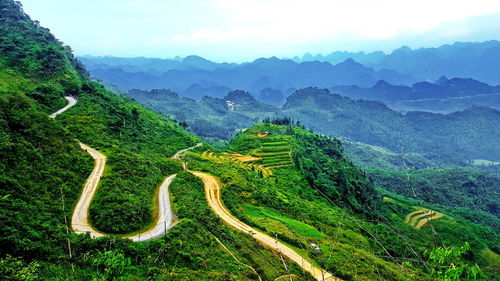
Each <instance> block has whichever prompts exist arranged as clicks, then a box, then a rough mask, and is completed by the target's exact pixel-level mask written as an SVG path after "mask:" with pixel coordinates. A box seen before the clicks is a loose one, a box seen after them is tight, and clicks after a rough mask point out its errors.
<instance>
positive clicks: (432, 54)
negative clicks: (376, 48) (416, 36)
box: [370, 40, 500, 85]
mask: <svg viewBox="0 0 500 281" xmlns="http://www.w3.org/2000/svg"><path fill="white" fill-rule="evenodd" d="M370 65H371V66H373V67H374V68H375V69H393V70H395V71H397V72H399V73H402V74H406V75H410V76H412V77H415V78H417V79H419V80H421V81H433V80H436V79H438V78H439V77H440V76H442V75H446V76H448V77H466V78H473V79H476V80H480V81H483V82H486V83H489V84H494V85H497V84H500V72H499V71H498V70H499V69H500V42H499V41H496V40H493V41H487V42H481V43H461V42H457V43H455V44H452V45H443V46H441V47H438V48H420V49H416V50H412V49H411V48H409V47H402V48H400V49H397V50H394V51H393V52H392V53H391V54H389V55H387V56H385V57H384V58H383V59H382V60H381V61H380V62H377V63H373V64H370Z"/></svg>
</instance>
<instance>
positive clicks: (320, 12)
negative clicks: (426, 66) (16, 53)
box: [22, 0, 500, 61]
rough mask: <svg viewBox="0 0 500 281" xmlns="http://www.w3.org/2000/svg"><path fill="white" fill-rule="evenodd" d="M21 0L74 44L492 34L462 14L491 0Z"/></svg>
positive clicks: (316, 41)
mask: <svg viewBox="0 0 500 281" xmlns="http://www.w3.org/2000/svg"><path fill="white" fill-rule="evenodd" d="M22 1H23V3H24V6H25V7H26V10H27V12H28V13H29V14H30V15H31V16H32V17H33V18H35V19H38V20H40V22H41V23H42V25H44V26H46V27H48V28H50V29H51V30H52V31H53V32H54V33H55V34H56V36H57V37H59V38H60V39H61V40H63V41H64V42H65V43H67V44H70V45H71V46H73V48H74V49H75V50H76V51H77V52H78V53H79V54H98V55H106V54H111V55H120V56H159V57H169V56H170V57H173V56H175V55H180V56H185V55H190V54H197V55H202V56H207V57H208V58H211V59H214V58H215V59H219V60H237V61H241V60H247V59H253V58H256V57H260V56H271V55H277V56H293V55H297V54H299V55H300V54H301V53H304V52H313V53H314V52H331V51H334V50H335V48H340V49H351V50H360V49H361V48H363V49H368V50H373V49H374V48H382V49H384V50H388V49H389V48H394V47H398V45H400V44H410V45H411V44H413V45H416V46H422V44H427V45H428V44H434V43H436V44H437V43H443V41H445V40H447V41H446V43H451V42H450V41H451V40H462V41H467V40H474V39H475V38H486V39H498V36H500V21H498V20H495V19H494V20H490V22H488V23H485V22H484V21H481V22H478V23H477V24H474V25H472V23H471V22H473V20H472V19H474V18H482V19H485V18H490V17H491V18H493V17H492V16H486V15H494V14H500V0H473V1H471V0H467V1H463V0H420V1H408V0H182V1H179V0H142V1H139V0H105V1H103V0H71V1H68V0H22ZM477 34H481V35H480V36H476V35H477ZM491 34H493V35H491ZM488 35H491V36H490V38H488ZM494 35H497V37H495V36H494ZM419 44H420V45H419Z"/></svg>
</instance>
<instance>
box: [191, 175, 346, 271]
mask: <svg viewBox="0 0 500 281" xmlns="http://www.w3.org/2000/svg"><path fill="white" fill-rule="evenodd" d="M188 171H189V170H188ZM189 172H190V173H192V174H193V175H195V176H197V177H198V178H200V179H201V180H202V181H203V184H204V186H205V196H206V198H207V201H208V205H210V207H211V208H212V210H213V211H214V212H215V213H216V214H217V215H219V217H220V218H221V219H222V220H223V221H224V222H225V223H226V224H228V225H229V226H231V227H233V228H234V229H236V230H238V231H241V232H244V233H247V234H249V235H251V236H252V237H253V238H254V239H255V240H257V242H259V243H260V244H261V245H263V246H265V247H267V248H270V249H273V250H274V251H276V252H277V253H278V254H281V255H283V256H285V257H287V258H288V259H290V260H292V261H294V262H295V263H297V264H298V265H299V266H300V267H301V268H302V269H303V270H305V271H307V272H309V273H310V274H311V275H312V276H313V277H314V278H315V279H316V280H319V281H323V280H324V281H341V280H342V279H340V278H337V277H335V276H333V275H332V274H330V273H328V272H326V271H324V270H323V269H321V268H319V267H317V266H314V265H313V264H311V263H310V262H309V261H307V260H306V259H304V258H303V257H302V256H301V255H300V254H298V253H297V252H296V251H294V250H293V249H292V248H290V247H288V246H286V245H285V244H283V243H281V242H279V241H278V240H277V239H275V238H272V237H271V236H269V235H267V234H264V233H261V232H259V231H257V230H255V229H253V228H251V227H250V226H248V225H247V224H245V223H243V222H241V221H240V220H238V219H237V218H235V217H234V216H233V215H232V214H231V213H230V212H229V210H227V209H226V207H224V204H223V203H222V199H221V184H220V182H219V181H218V180H217V178H215V177H214V176H212V175H209V174H207V173H202V172H196V171H189Z"/></svg>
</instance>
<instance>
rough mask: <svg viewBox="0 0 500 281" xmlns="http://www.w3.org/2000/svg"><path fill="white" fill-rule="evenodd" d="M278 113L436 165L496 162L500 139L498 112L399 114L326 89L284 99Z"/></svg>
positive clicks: (318, 129) (482, 109)
mask: <svg viewBox="0 0 500 281" xmlns="http://www.w3.org/2000/svg"><path fill="white" fill-rule="evenodd" d="M282 114H283V115H286V116H290V117H292V118H294V119H297V120H300V121H301V122H302V123H303V124H305V125H306V127H308V128H311V129H312V130H314V131H315V132H319V133H323V134H328V135H334V136H343V137H348V138H350V139H352V140H354V141H359V142H363V143H368V144H371V145H375V146H381V147H385V148H388V149H390V150H392V151H395V152H397V153H399V152H401V151H403V152H404V153H410V152H417V153H422V154H424V155H426V157H428V158H430V159H433V160H434V161H436V162H437V163H460V162H464V161H467V160H470V159H488V160H495V159H500V150H499V147H498V146H497V145H496V141H495V140H497V139H499V138H500V135H499V132H500V128H499V127H498V126H499V125H500V123H499V122H498V120H500V112H499V111H497V110H494V109H491V108H485V107H473V108H470V109H467V110H465V111H461V112H454V113H450V114H435V113H428V112H408V113H407V114H401V113H398V112H396V111H393V110H391V109H389V108H388V107H387V106H386V105H384V104H383V103H381V102H375V101H365V100H352V99H349V98H346V97H342V96H340V95H336V94H332V93H330V92H329V91H328V90H326V89H317V88H307V89H303V90H300V91H297V92H295V93H294V94H293V95H292V96H290V97H289V98H288V100H287V103H286V104H285V105H284V106H283V110H282ZM320 120H325V121H327V122H320ZM472 124H473V125H472Z"/></svg>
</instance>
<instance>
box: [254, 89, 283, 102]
mask: <svg viewBox="0 0 500 281" xmlns="http://www.w3.org/2000/svg"><path fill="white" fill-rule="evenodd" d="M259 100H260V101H262V102H264V103H267V104H271V105H274V106H280V105H282V104H283V103H285V96H284V95H283V93H282V92H281V91H280V90H276V89H272V88H265V89H263V90H262V91H260V94H259Z"/></svg>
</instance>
